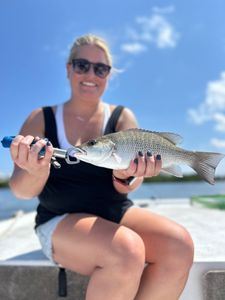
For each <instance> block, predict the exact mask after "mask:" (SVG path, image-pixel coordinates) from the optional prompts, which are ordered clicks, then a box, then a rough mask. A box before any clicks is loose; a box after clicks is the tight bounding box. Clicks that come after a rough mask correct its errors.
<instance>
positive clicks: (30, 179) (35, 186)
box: [9, 169, 49, 199]
mask: <svg viewBox="0 0 225 300" xmlns="http://www.w3.org/2000/svg"><path fill="white" fill-rule="evenodd" d="M48 176H49V172H46V173H45V174H41V175H40V174H37V175H33V174H30V173H28V172H27V171H26V170H22V169H20V170H17V171H16V172H14V173H13V175H12V177H11V179H10V181H9V186H10V188H11V190H12V192H13V193H14V194H15V196H16V197H18V198H21V199H31V198H33V197H35V196H37V195H39V194H40V192H41V191H42V189H43V188H44V186H45V184H46V181H47V179H48Z"/></svg>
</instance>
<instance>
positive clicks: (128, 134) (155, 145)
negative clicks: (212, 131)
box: [74, 128, 225, 184]
mask: <svg viewBox="0 0 225 300" xmlns="http://www.w3.org/2000/svg"><path fill="white" fill-rule="evenodd" d="M181 141H182V137H181V136H180V135H179V134H176V133H172V132H157V131H150V130H146V129H139V128H130V129H126V130H122V131H118V132H115V133H110V134H106V135H103V136H100V137H97V138H96V139H91V140H89V141H87V142H84V143H82V144H81V145H79V146H76V147H75V151H74V156H75V157H76V158H77V159H78V160H81V161H84V162H87V163H90V164H93V165H95V166H99V167H103V168H108V169H114V170H120V169H127V168H128V166H129V164H130V162H131V160H133V159H134V158H135V157H136V156H137V153H138V152H139V151H141V152H142V153H147V151H150V152H151V153H152V155H158V154H160V155H161V159H162V169H161V172H164V173H167V174H170V175H173V176H176V177H183V174H182V169H181V167H180V165H188V166H189V167H191V168H192V169H193V170H195V172H196V173H197V174H198V175H199V176H200V177H201V178H202V179H204V180H205V181H206V182H208V183H210V184H214V183H215V171H216V167H217V165H218V164H219V162H220V161H221V160H222V159H223V158H224V156H225V155H224V154H222V153H214V152H200V151H190V150H185V149H183V148H180V147H178V146H177V145H178V144H180V143H181Z"/></svg>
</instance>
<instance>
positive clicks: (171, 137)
mask: <svg viewBox="0 0 225 300" xmlns="http://www.w3.org/2000/svg"><path fill="white" fill-rule="evenodd" d="M156 133H157V134H159V135H161V136H163V137H164V138H165V139H167V140H168V141H170V142H171V143H173V144H174V145H177V144H180V143H181V142H182V140H183V138H182V136H180V135H179V134H176V133H172V132H156Z"/></svg>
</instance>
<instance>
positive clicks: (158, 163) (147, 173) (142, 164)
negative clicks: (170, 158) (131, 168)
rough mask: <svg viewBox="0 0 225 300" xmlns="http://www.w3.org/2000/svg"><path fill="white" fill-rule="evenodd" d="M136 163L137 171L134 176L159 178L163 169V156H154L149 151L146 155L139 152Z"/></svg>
mask: <svg viewBox="0 0 225 300" xmlns="http://www.w3.org/2000/svg"><path fill="white" fill-rule="evenodd" d="M134 163H135V164H136V171H135V172H134V173H133V174H132V176H137V177H141V176H144V177H152V176H157V175H158V174H159V173H160V170H161V168H162V160H161V156H160V155H159V154H158V155H152V153H151V152H150V151H147V152H146V153H145V155H144V154H143V153H142V152H141V151H139V152H138V155H137V157H136V158H135V159H134Z"/></svg>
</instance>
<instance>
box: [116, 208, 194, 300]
mask: <svg viewBox="0 0 225 300" xmlns="http://www.w3.org/2000/svg"><path fill="white" fill-rule="evenodd" d="M121 224H123V225H125V226H126V227H129V228H131V229H132V230H134V231H135V232H136V233H138V235H139V236H141V238H142V239H143V241H144V244H145V252H146V262H147V263H148V265H147V267H146V268H145V271H144V272H143V276H142V279H141V283H140V288H139V291H138V293H137V296H136V298H135V300H165V299H166V300H177V299H179V296H180V294H181V293H182V291H183V288H184V286H185V283H186V281H187V278H188V274H189V270H190V268H191V265H192V262H193V243H192V239H191V237H190V235H189V234H188V232H187V231H186V230H185V229H184V228H183V227H182V226H180V225H178V224H176V223H175V222H173V221H170V220H168V219H166V218H164V217H162V216H160V215H157V214H154V213H151V212H148V211H147V210H143V209H140V208H131V209H129V210H128V211H127V212H126V214H125V216H124V217H123V219H122V221H121Z"/></svg>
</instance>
